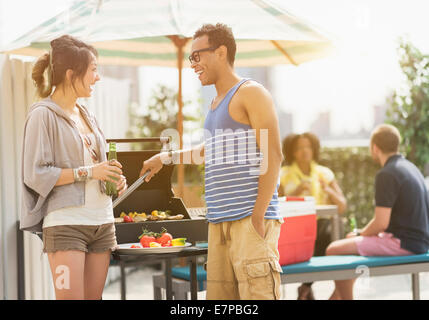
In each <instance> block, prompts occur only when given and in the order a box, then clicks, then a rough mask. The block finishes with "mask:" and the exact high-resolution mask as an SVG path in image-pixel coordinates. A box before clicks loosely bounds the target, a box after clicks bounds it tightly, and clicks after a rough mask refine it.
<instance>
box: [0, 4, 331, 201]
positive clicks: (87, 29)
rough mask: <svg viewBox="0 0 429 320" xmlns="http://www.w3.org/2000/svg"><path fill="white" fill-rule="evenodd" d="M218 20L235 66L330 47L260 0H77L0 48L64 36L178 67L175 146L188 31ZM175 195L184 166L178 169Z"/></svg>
mask: <svg viewBox="0 0 429 320" xmlns="http://www.w3.org/2000/svg"><path fill="white" fill-rule="evenodd" d="M218 22H220V23H225V24H227V25H228V26H229V27H231V28H232V30H233V34H234V37H235V39H236V42H237V54H236V58H235V66H236V67H243V66H247V67H257V66H272V65H277V64H294V65H298V64H300V63H303V62H306V61H310V60H314V59H318V58H322V57H325V56H327V55H329V54H330V53H331V52H332V49H333V44H332V42H331V41H330V39H329V38H328V37H327V36H326V35H324V34H322V33H321V32H319V31H318V30H317V29H316V28H315V27H313V26H311V24H309V23H308V22H306V21H303V20H302V19H299V18H297V17H295V16H294V15H292V14H290V13H289V12H286V11H284V10H282V9H279V8H277V7H276V6H275V5H273V4H272V3H270V2H269V1H267V0H216V1H213V0H198V1H195V0H156V1H153V0H95V1H94V0H92V1H88V0H83V1H75V2H73V3H72V4H71V5H70V7H69V8H68V9H67V10H65V11H64V12H62V13H60V14H58V15H56V16H55V17H53V18H51V19H49V20H48V21H46V22H45V23H43V24H41V25H40V26H38V27H36V28H35V29H33V30H32V31H30V32H28V33H27V34H26V35H24V36H22V37H20V38H19V39H17V40H16V41H13V42H12V43H10V44H8V45H6V46H5V47H4V48H2V49H1V50H0V51H2V52H5V53H10V54H19V55H30V56H40V55H41V54H43V53H44V52H46V51H47V50H49V48H50V45H49V42H50V41H51V40H53V39H55V38H57V37H59V36H61V35H63V34H69V35H72V36H75V37H77V38H80V39H82V40H84V41H86V42H90V43H91V44H93V45H94V47H95V48H96V49H97V51H98V54H99V59H98V63H100V64H115V65H132V66H140V65H151V66H166V67H177V68H178V69H179V88H178V89H179V90H178V105H179V110H178V116H177V117H178V121H177V122H178V127H177V129H178V132H179V137H180V139H179V140H180V141H179V147H180V148H182V147H183V140H182V136H183V114H182V108H183V101H182V72H181V70H182V68H183V67H189V66H190V64H189V62H188V61H187V56H188V54H189V51H190V46H191V41H189V40H190V39H191V38H192V36H193V34H194V32H195V31H196V30H197V29H198V28H200V27H201V26H202V25H203V24H206V23H212V24H215V23H218ZM178 184H179V195H180V196H181V197H183V184H184V167H183V165H179V170H178Z"/></svg>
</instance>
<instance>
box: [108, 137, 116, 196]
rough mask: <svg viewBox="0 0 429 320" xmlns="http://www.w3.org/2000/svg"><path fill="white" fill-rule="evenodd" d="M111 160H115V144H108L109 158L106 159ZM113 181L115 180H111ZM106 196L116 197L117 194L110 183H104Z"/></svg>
mask: <svg viewBox="0 0 429 320" xmlns="http://www.w3.org/2000/svg"><path fill="white" fill-rule="evenodd" d="M113 159H114V160H117V156H116V142H110V143H109V156H108V157H107V160H113ZM111 178H113V177H111ZM113 179H115V180H117V179H116V178H113ZM106 194H107V195H108V196H116V195H117V194H118V190H117V189H116V184H114V183H113V182H110V181H106Z"/></svg>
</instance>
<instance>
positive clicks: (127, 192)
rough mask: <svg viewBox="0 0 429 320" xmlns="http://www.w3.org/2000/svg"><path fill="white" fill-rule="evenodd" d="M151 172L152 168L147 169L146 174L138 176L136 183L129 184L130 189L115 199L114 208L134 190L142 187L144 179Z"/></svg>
mask: <svg viewBox="0 0 429 320" xmlns="http://www.w3.org/2000/svg"><path fill="white" fill-rule="evenodd" d="M149 173H150V170H148V171H146V172H145V174H144V175H142V176H141V177H140V178H138V179H137V180H136V181H134V183H133V184H132V185H131V186H129V187H128V189H127V190H125V192H124V193H123V194H121V195H120V196H119V197H117V198H116V199H115V201H113V208H114V207H116V206H117V205H118V204H120V203H121V202H122V201H124V200H125V198H127V197H128V196H129V195H130V194H131V193H133V191H134V190H136V189H137V188H138V187H140V186H141V185H142V184H143V182H144V179H145V178H146V177H147V176H148V175H149Z"/></svg>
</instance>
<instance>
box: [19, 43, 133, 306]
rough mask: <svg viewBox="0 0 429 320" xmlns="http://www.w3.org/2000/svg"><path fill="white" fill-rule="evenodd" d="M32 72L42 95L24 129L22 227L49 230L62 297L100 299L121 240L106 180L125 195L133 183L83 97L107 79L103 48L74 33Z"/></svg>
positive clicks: (46, 239) (47, 244)
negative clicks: (110, 152)
mask: <svg viewBox="0 0 429 320" xmlns="http://www.w3.org/2000/svg"><path fill="white" fill-rule="evenodd" d="M45 73H46V76H45ZM32 78H33V80H34V83H35V85H36V88H37V93H38V95H39V96H40V97H41V98H42V100H41V101H39V102H37V103H35V104H34V105H33V106H32V107H31V108H30V111H29V113H28V116H27V121H26V124H25V129H24V143H23V153H22V179H23V181H22V182H23V193H22V200H23V205H22V212H21V229H22V230H27V231H33V232H41V231H42V230H43V251H44V252H45V253H47V255H48V260H49V264H50V267H51V272H52V278H53V281H54V287H55V295H56V298H57V299H80V300H81V299H97V300H98V299H101V297H102V292H103V289H104V284H105V281H106V276H107V270H108V267H109V263H110V254H111V251H112V250H115V248H116V246H117V242H116V236H115V225H114V217H113V208H112V199H111V198H110V197H109V196H107V195H106V193H105V190H106V188H105V182H106V181H111V182H113V183H115V184H116V186H117V188H118V190H119V194H121V193H122V192H123V191H124V190H126V188H127V185H126V180H125V177H124V176H123V175H122V170H121V167H122V166H121V164H120V163H119V162H117V161H115V160H113V161H106V150H105V146H106V139H105V138H104V135H103V133H102V131H101V129H100V128H99V126H98V123H97V120H96V119H95V117H94V116H93V115H92V114H91V113H90V112H89V111H88V109H86V108H85V107H84V106H82V105H80V104H78V103H77V99H78V98H81V97H90V96H91V93H92V90H93V86H94V85H95V83H96V82H97V81H98V80H100V77H99V75H98V72H97V51H96V50H95V49H94V48H93V47H92V46H90V45H88V44H86V43H84V42H82V41H80V40H77V39H75V38H73V37H71V36H67V35H65V36H62V37H60V38H57V39H55V40H53V41H51V50H50V52H49V53H46V54H44V55H43V56H41V57H40V58H39V59H38V60H37V62H36V64H35V65H34V68H33V72H32ZM46 80H47V81H46Z"/></svg>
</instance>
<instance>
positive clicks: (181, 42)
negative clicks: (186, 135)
mask: <svg viewBox="0 0 429 320" xmlns="http://www.w3.org/2000/svg"><path fill="white" fill-rule="evenodd" d="M169 38H170V40H171V41H172V42H173V43H174V45H175V46H176V48H177V69H178V73H179V91H178V94H177V104H178V106H179V110H178V112H177V131H178V132H179V149H182V148H183V98H182V70H183V56H184V52H183V48H184V47H185V45H186V43H187V42H188V40H189V39H186V38H180V37H178V36H169ZM180 160H181V161H180V163H179V165H178V166H177V185H178V196H179V197H180V198H183V196H184V184H185V166H184V164H183V157H181V159H180Z"/></svg>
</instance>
